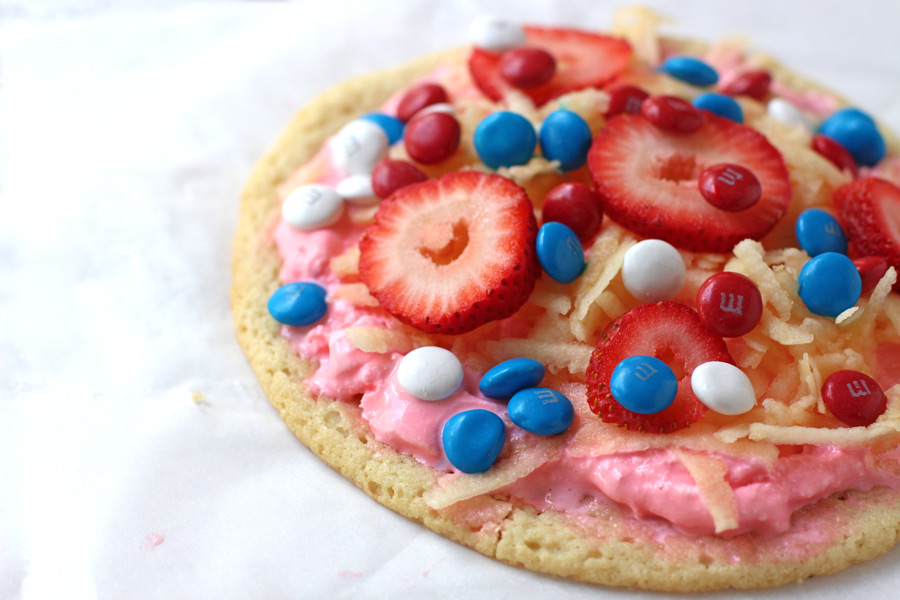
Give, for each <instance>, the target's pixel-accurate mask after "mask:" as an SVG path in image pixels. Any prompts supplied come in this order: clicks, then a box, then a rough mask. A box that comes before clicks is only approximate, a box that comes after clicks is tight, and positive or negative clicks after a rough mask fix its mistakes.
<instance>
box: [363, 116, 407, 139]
mask: <svg viewBox="0 0 900 600" xmlns="http://www.w3.org/2000/svg"><path fill="white" fill-rule="evenodd" d="M361 118H363V119H365V120H367V121H372V122H373V123H375V124H376V125H378V126H379V127H381V128H382V129H384V132H385V133H386V134H387V136H388V144H390V145H392V146H393V145H394V144H396V143H397V142H399V141H400V140H401V139H402V138H403V121H401V120H400V119H398V118H397V117H392V116H391V115H386V114H384V113H369V114H367V115H363V116H362V117H361Z"/></svg>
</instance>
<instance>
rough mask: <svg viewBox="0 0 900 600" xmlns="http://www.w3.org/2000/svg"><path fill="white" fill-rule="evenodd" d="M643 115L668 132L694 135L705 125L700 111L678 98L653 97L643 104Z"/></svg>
mask: <svg viewBox="0 0 900 600" xmlns="http://www.w3.org/2000/svg"><path fill="white" fill-rule="evenodd" d="M641 114H642V115H644V117H645V118H646V119H647V120H648V121H650V122H651V123H653V124H654V125H656V126H657V127H659V128H660V129H665V130H666V131H672V132H675V133H692V132H694V131H697V130H698V129H700V127H701V126H702V125H703V114H701V112H700V109H698V108H696V107H694V106H693V105H692V104H691V103H690V102H687V101H685V100H682V99H681V98H679V97H678V96H651V97H650V98H647V99H646V100H644V103H643V104H641Z"/></svg>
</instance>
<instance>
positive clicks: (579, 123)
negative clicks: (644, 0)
mask: <svg viewBox="0 0 900 600" xmlns="http://www.w3.org/2000/svg"><path fill="white" fill-rule="evenodd" d="M540 137H541V151H542V152H543V153H544V157H545V158H547V160H558V161H559V168H560V169H562V170H563V171H571V170H573V169H577V168H579V167H581V166H582V165H584V163H585V161H587V153H588V150H589V149H590V147H591V130H590V128H589V127H588V124H587V123H586V122H585V120H584V119H582V118H581V117H580V116H579V115H578V114H577V113H574V112H572V111H570V110H557V111H554V112H552V113H550V114H549V115H547V118H546V119H544V122H543V123H542V124H541V135H540Z"/></svg>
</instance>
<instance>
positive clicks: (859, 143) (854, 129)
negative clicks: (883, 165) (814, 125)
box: [819, 108, 887, 167]
mask: <svg viewBox="0 0 900 600" xmlns="http://www.w3.org/2000/svg"><path fill="white" fill-rule="evenodd" d="M819 133H821V134H822V135H825V136H828V137H830V138H831V139H833V140H835V141H836V142H838V143H839V144H840V145H841V146H843V147H844V148H846V149H847V151H848V152H850V155H851V156H852V157H853V159H854V160H855V161H856V162H857V163H858V164H860V165H863V166H866V167H874V166H875V165H876V164H878V162H879V161H880V160H881V159H882V158H884V155H885V152H886V150H887V148H886V146H885V142H884V137H882V135H881V132H879V131H878V127H877V126H876V125H875V121H874V120H872V117H870V116H869V115H867V114H866V113H864V112H863V111H861V110H859V109H858V108H842V109H841V110H839V111H837V112H835V113H834V114H832V115H831V116H830V117H828V118H827V119H825V121H823V122H822V125H820V126H819Z"/></svg>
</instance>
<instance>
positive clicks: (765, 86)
mask: <svg viewBox="0 0 900 600" xmlns="http://www.w3.org/2000/svg"><path fill="white" fill-rule="evenodd" d="M771 84H772V75H770V74H769V72H768V71H763V70H762V69H758V70H757V69H754V70H752V71H744V72H743V73H741V74H740V75H738V76H737V78H736V79H734V80H732V81H731V83H729V84H728V85H726V86H725V87H723V88H722V93H723V94H727V95H729V96H750V97H751V98H755V99H757V100H762V99H763V98H765V97H766V94H768V93H769V86H770V85H771Z"/></svg>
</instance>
